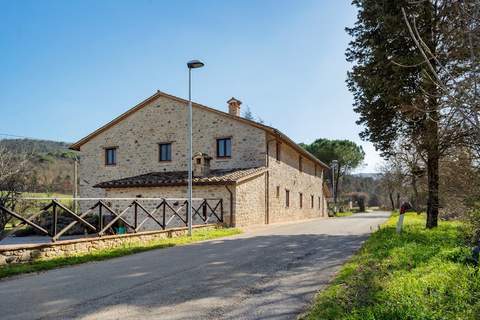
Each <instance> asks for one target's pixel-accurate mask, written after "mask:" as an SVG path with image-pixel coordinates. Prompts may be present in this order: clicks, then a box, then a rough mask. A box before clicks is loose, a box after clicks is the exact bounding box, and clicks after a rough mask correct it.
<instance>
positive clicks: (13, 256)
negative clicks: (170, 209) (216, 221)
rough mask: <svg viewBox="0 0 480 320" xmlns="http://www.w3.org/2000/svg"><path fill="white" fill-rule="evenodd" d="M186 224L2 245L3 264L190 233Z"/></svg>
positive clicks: (1, 261)
mask: <svg viewBox="0 0 480 320" xmlns="http://www.w3.org/2000/svg"><path fill="white" fill-rule="evenodd" d="M214 227H215V225H212V224H209V225H203V226H194V228H195V229H197V228H210V229H211V228H214ZM187 231H188V230H187V228H175V229H170V230H161V231H147V232H142V233H130V234H122V235H113V236H104V237H101V238H98V237H96V238H82V239H75V240H62V241H57V242H55V243H46V244H23V245H7V246H1V247H0V266H2V265H8V264H18V263H26V262H32V261H36V260H41V259H51V258H59V257H66V256H71V255H78V254H85V253H92V252H95V251H97V250H102V249H114V248H117V247H120V246H122V245H126V244H138V245H142V244H143V245H144V244H147V243H149V242H150V241H152V240H157V239H165V238H172V237H178V236H182V235H186V234H187Z"/></svg>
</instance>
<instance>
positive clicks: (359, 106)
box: [346, 0, 448, 228]
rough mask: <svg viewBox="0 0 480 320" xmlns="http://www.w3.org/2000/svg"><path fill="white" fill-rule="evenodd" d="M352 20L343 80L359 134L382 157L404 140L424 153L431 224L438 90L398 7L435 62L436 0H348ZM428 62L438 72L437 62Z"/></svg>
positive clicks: (435, 201) (435, 204)
mask: <svg viewBox="0 0 480 320" xmlns="http://www.w3.org/2000/svg"><path fill="white" fill-rule="evenodd" d="M353 4H354V5H356V6H357V7H358V9H359V13H358V17H357V18H358V20H357V22H356V24H355V26H354V27H353V28H347V32H348V33H349V34H350V35H351V36H352V37H353V41H352V42H351V43H350V46H349V49H348V50H347V53H346V55H347V60H348V61H350V62H353V63H355V65H354V67H353V69H352V71H351V72H349V73H348V80H347V84H348V87H349V89H350V91H351V92H352V93H353V95H354V110H355V112H357V113H359V115H360V118H359V120H358V122H357V123H358V124H360V125H363V126H365V130H364V131H363V132H362V133H361V137H362V138H363V139H366V140H369V141H371V142H373V144H374V145H375V147H376V148H377V149H378V150H380V151H381V152H382V155H384V156H386V157H388V156H390V155H392V154H393V152H394V148H395V145H396V143H397V142H398V141H399V140H401V139H406V140H407V141H410V142H412V143H415V144H416V148H417V149H419V150H421V152H422V154H424V158H425V162H426V164H427V165H426V167H427V176H428V203H427V227H428V228H432V227H435V226H437V221H438V208H439V196H438V194H439V192H438V186H439V174H438V170H439V160H440V157H441V149H443V147H444V146H446V145H447V144H448V142H445V145H443V144H442V140H441V138H440V136H439V130H440V129H439V124H440V122H441V114H440V98H439V96H440V92H439V90H438V86H437V84H436V83H435V81H433V80H432V78H431V77H430V76H429V71H430V70H429V69H428V68H429V66H428V65H427V64H426V63H425V61H424V58H423V56H422V54H421V52H420V51H419V50H418V48H417V47H416V44H415V41H414V40H413V39H412V37H411V35H410V33H409V30H408V28H407V25H406V23H405V20H404V18H405V17H404V15H403V13H402V9H404V10H405V11H406V12H408V13H409V14H410V15H412V16H413V17H414V18H415V23H416V25H415V26H416V32H418V35H419V36H420V37H421V38H422V39H423V41H424V42H425V44H426V46H428V47H429V48H430V50H432V54H434V55H435V56H436V57H437V59H438V61H439V62H441V61H443V59H445V55H444V52H437V51H436V50H437V49H439V48H440V47H441V46H440V44H441V40H440V39H441V38H442V34H441V32H440V31H439V30H440V28H439V26H440V21H441V19H440V17H441V14H442V12H441V10H440V6H439V4H438V2H437V1H434V2H432V1H415V2H413V1H408V0H398V1H397V0H396V1H379V0H354V1H353ZM432 67H433V68H434V69H435V71H436V72H439V73H440V70H439V68H438V65H437V62H435V61H432Z"/></svg>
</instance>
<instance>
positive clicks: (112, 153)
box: [105, 148, 117, 166]
mask: <svg viewBox="0 0 480 320" xmlns="http://www.w3.org/2000/svg"><path fill="white" fill-rule="evenodd" d="M116 164H117V148H107V149H105V165H107V166H114V165H116Z"/></svg>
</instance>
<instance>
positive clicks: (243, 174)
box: [94, 167, 265, 188]
mask: <svg viewBox="0 0 480 320" xmlns="http://www.w3.org/2000/svg"><path fill="white" fill-rule="evenodd" d="M264 170H265V167H257V168H239V169H226V170H220V169H216V170H211V171H210V174H209V175H208V176H205V177H193V184H194V185H212V184H222V185H223V184H234V183H236V182H237V181H239V180H241V179H243V178H247V177H249V176H254V175H255V174H258V173H262V172H263V171H264ZM187 178H188V176H187V171H170V172H150V173H147V174H142V175H139V176H134V177H128V178H123V179H118V180H111V181H105V182H101V183H99V184H97V185H95V186H94V188H130V187H163V186H180V185H186V184H187Z"/></svg>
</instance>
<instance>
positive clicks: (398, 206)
mask: <svg viewBox="0 0 480 320" xmlns="http://www.w3.org/2000/svg"><path fill="white" fill-rule="evenodd" d="M397 208H398V209H400V193H398V192H397Z"/></svg>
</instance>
